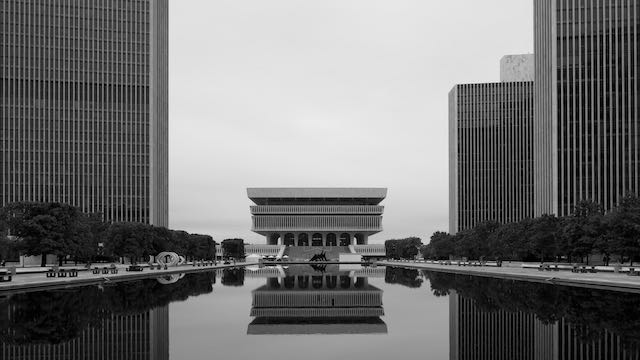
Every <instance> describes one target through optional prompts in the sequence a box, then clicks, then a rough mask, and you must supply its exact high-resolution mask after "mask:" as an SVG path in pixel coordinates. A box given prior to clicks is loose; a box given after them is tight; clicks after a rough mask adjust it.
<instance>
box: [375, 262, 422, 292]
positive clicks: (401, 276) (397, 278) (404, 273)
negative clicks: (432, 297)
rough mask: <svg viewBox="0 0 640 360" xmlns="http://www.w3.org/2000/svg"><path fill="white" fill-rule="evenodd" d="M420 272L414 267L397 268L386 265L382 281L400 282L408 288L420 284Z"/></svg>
mask: <svg viewBox="0 0 640 360" xmlns="http://www.w3.org/2000/svg"><path fill="white" fill-rule="evenodd" d="M419 276H420V272H419V271H418V270H415V269H405V268H397V267H392V266H387V267H386V268H385V272H384V282H386V283H387V284H400V285H404V286H407V287H410V288H419V287H420V286H422V278H420V277H419Z"/></svg>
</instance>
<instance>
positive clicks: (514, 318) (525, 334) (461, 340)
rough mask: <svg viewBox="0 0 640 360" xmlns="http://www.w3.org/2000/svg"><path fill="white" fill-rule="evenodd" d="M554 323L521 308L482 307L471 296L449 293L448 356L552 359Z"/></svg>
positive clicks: (482, 359)
mask: <svg viewBox="0 0 640 360" xmlns="http://www.w3.org/2000/svg"><path fill="white" fill-rule="evenodd" d="M555 333H556V331H555V326H554V325H545V324H543V323H542V322H540V321H539V320H537V319H536V317H535V315H533V314H528V313H524V312H521V311H506V310H502V309H499V310H495V311H482V310H480V309H479V308H478V307H477V306H476V304H475V301H474V300H473V299H468V298H465V297H462V296H460V295H459V294H458V293H457V292H455V291H453V292H452V293H451V294H450V295H449V334H450V352H449V354H450V355H449V356H450V359H451V360H472V359H477V360H485V359H486V360H494V359H509V360H511V359H519V360H543V359H545V360H546V359H554V357H552V355H553V354H554V341H553V339H554V334H555Z"/></svg>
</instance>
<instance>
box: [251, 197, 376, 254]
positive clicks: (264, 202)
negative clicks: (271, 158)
mask: <svg viewBox="0 0 640 360" xmlns="http://www.w3.org/2000/svg"><path fill="white" fill-rule="evenodd" d="M247 194H248V196H249V199H251V201H253V202H254V203H255V204H256V205H255V206H251V214H252V217H251V220H252V226H251V230H252V231H254V232H256V233H258V234H260V235H264V236H265V237H266V238H267V244H268V245H287V246H348V245H354V244H360V245H365V244H368V239H369V236H370V235H373V234H376V233H378V232H380V231H382V213H383V211H384V206H380V205H379V204H380V202H382V200H384V198H385V197H386V195H387V189H384V188H249V189H247Z"/></svg>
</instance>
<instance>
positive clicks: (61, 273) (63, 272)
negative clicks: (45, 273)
mask: <svg viewBox="0 0 640 360" xmlns="http://www.w3.org/2000/svg"><path fill="white" fill-rule="evenodd" d="M58 277H59V278H61V277H67V272H66V271H65V270H64V269H60V270H58Z"/></svg>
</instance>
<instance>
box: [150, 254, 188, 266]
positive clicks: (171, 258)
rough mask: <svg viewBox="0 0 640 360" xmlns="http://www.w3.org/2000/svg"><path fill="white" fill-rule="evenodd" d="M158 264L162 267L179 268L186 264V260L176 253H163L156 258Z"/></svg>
mask: <svg viewBox="0 0 640 360" xmlns="http://www.w3.org/2000/svg"><path fill="white" fill-rule="evenodd" d="M156 262H157V263H158V264H160V265H162V266H164V265H166V266H178V265H182V264H184V263H185V258H184V256H180V255H178V254H176V253H174V252H169V251H163V252H161V253H160V254H158V255H157V256H156Z"/></svg>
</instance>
